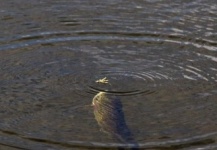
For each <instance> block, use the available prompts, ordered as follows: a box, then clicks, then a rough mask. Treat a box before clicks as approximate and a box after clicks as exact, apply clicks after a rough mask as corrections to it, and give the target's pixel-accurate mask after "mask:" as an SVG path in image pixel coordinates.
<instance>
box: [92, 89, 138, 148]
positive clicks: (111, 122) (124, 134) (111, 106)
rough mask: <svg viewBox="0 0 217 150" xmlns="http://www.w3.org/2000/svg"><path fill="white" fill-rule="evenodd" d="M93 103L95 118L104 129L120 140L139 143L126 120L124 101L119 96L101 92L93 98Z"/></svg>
mask: <svg viewBox="0 0 217 150" xmlns="http://www.w3.org/2000/svg"><path fill="white" fill-rule="evenodd" d="M92 105H93V107H94V115H95V119H96V121H97V122H98V124H99V126H100V127H101V130H102V131H104V132H106V133H108V134H109V135H111V136H112V137H113V138H114V139H116V140H118V141H119V142H123V143H126V144H133V145H137V144H136V142H135V141H134V138H133V136H132V134H131V131H130V130H129V128H128V126H127V124H126V122H125V117H124V112H123V110H122V103H121V101H120V99H119V98H118V97H116V96H112V95H109V94H107V93H105V92H99V93H98V94H97V95H96V96H95V97H94V98H93V102H92Z"/></svg>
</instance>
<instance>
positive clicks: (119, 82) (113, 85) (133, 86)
mask: <svg viewBox="0 0 217 150" xmlns="http://www.w3.org/2000/svg"><path fill="white" fill-rule="evenodd" d="M104 77H106V78H107V79H108V80H109V83H108V84H100V83H96V82H94V81H96V80H98V79H101V78H104ZM168 79H169V77H168V76H166V75H163V74H160V73H156V72H141V73H140V72H130V71H112V70H103V71H102V72H101V74H100V75H99V76H95V77H94V78H92V80H93V81H92V82H91V83H90V84H89V85H87V86H88V88H89V90H90V92H100V91H105V92H107V93H111V94H115V95H122V96H127V95H137V94H145V95H146V94H147V95H148V94H152V93H155V92H156V91H155V88H156V87H158V86H160V84H161V83H160V81H159V80H168Z"/></svg>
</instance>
